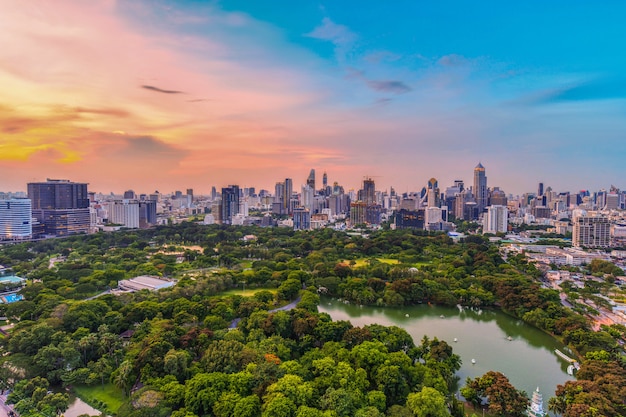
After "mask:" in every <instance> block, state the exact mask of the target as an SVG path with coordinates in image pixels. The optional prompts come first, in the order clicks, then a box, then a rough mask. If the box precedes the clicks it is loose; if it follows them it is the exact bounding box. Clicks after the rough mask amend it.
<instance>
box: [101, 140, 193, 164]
mask: <svg viewBox="0 0 626 417" xmlns="http://www.w3.org/2000/svg"><path fill="white" fill-rule="evenodd" d="M119 145H121V146H120V147H119V149H118V150H117V151H115V152H114V153H112V154H111V156H115V157H119V158H124V159H127V158H131V159H136V158H141V159H143V160H153V159H157V160H160V159H177V158H182V157H184V156H185V155H186V154H187V151H185V150H184V149H181V148H179V147H177V146H175V145H172V144H169V143H165V142H163V141H161V140H159V139H157V138H155V137H153V136H148V135H144V136H123V137H122V138H121V139H120V143H119Z"/></svg>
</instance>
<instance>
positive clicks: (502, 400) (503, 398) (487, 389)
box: [461, 371, 529, 417]
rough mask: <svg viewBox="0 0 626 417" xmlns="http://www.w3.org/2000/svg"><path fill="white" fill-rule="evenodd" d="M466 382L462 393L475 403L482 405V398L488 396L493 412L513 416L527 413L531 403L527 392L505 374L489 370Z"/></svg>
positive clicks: (498, 414) (488, 402)
mask: <svg viewBox="0 0 626 417" xmlns="http://www.w3.org/2000/svg"><path fill="white" fill-rule="evenodd" d="M466 384H467V386H466V387H464V388H462V389H461V394H462V395H463V396H464V397H465V398H466V399H467V400H468V401H470V402H472V403H473V404H475V405H480V404H481V403H482V398H486V399H487V404H488V408H489V412H490V413H491V414H494V415H497V416H513V417H521V416H524V415H525V413H526V409H527V408H528V404H529V400H528V398H527V397H526V393H524V392H523V391H519V390H517V389H516V388H515V387H514V386H513V385H511V383H510V382H509V379H508V378H507V377H506V376H505V375H504V374H502V373H500V372H495V371H489V372H487V373H486V374H484V375H483V376H480V377H477V378H474V379H470V378H468V379H467V382H466ZM466 394H467V396H466Z"/></svg>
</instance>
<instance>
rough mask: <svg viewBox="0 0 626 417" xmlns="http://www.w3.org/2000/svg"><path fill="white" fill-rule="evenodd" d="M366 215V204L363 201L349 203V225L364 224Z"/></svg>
mask: <svg viewBox="0 0 626 417" xmlns="http://www.w3.org/2000/svg"><path fill="white" fill-rule="evenodd" d="M366 215H367V204H365V201H356V202H354V203H350V224H351V225H352V226H354V225H357V224H365V222H366Z"/></svg>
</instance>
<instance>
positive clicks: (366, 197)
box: [358, 178, 376, 205]
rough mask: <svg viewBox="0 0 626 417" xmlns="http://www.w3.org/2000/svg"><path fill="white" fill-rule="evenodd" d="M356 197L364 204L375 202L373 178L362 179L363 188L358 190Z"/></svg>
mask: <svg viewBox="0 0 626 417" xmlns="http://www.w3.org/2000/svg"><path fill="white" fill-rule="evenodd" d="M358 199H359V200H361V201H363V202H364V203H365V204H366V205H371V204H376V185H375V184H374V180H373V179H371V178H366V179H365V180H363V189H362V190H359V197H358Z"/></svg>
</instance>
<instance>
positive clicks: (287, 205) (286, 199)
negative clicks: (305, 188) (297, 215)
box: [283, 178, 293, 214]
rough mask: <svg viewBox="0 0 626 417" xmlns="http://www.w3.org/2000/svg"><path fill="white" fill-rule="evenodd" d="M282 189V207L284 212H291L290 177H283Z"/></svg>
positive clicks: (291, 188)
mask: <svg viewBox="0 0 626 417" xmlns="http://www.w3.org/2000/svg"><path fill="white" fill-rule="evenodd" d="M283 191H284V194H283V209H284V210H285V213H287V214H291V196H292V194H293V180H292V179H291V178H285V189H284V190H283Z"/></svg>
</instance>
